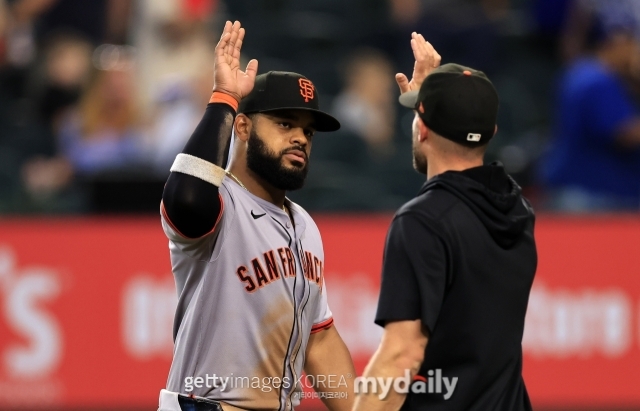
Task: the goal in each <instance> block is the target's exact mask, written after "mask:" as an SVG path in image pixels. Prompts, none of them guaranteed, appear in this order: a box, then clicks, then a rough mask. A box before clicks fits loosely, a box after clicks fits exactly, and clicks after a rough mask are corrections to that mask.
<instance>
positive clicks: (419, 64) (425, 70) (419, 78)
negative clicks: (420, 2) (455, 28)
mask: <svg viewBox="0 0 640 411" xmlns="http://www.w3.org/2000/svg"><path fill="white" fill-rule="evenodd" d="M411 49H412V50H413V56H414V57H415V59H416V62H415V64H414V66H413V75H412V76H411V77H412V78H411V81H409V80H408V79H407V76H405V75H404V74H402V73H398V74H396V82H397V83H398V87H400V93H401V94H402V93H406V92H408V91H413V90H419V89H420V86H421V85H422V82H423V81H424V79H425V78H427V76H428V75H429V74H431V72H432V71H433V70H435V69H436V68H438V67H439V66H440V60H442V58H441V57H440V54H438V52H437V51H436V49H434V48H433V46H432V45H431V43H429V42H428V41H426V40H425V39H424V37H422V34H418V33H416V32H413V33H411Z"/></svg>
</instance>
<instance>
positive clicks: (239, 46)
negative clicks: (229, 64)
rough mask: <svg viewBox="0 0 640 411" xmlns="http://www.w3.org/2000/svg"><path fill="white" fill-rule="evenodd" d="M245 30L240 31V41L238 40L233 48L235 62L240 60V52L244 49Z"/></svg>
mask: <svg viewBox="0 0 640 411" xmlns="http://www.w3.org/2000/svg"><path fill="white" fill-rule="evenodd" d="M244 33H245V31H244V28H241V29H240V31H238V40H236V43H235V44H234V47H233V56H232V57H233V59H234V60H238V61H239V60H240V50H241V49H242V41H243V40H244Z"/></svg>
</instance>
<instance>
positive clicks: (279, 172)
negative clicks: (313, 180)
mask: <svg viewBox="0 0 640 411" xmlns="http://www.w3.org/2000/svg"><path fill="white" fill-rule="evenodd" d="M291 149H292V148H288V149H286V150H283V151H282V152H280V153H279V154H276V153H274V152H273V151H271V150H269V147H267V145H266V144H265V143H264V141H263V140H262V139H261V138H260V137H258V134H257V133H256V132H255V130H251V134H249V141H248V143H247V167H249V169H250V170H251V171H253V172H254V173H256V174H257V175H258V176H260V177H261V178H262V179H264V180H265V181H266V182H267V183H269V184H271V185H272V186H274V187H275V188H277V189H280V190H285V191H292V190H298V189H300V188H302V186H303V185H304V180H305V178H306V177H307V172H308V171H309V167H308V164H309V159H308V158H306V159H305V160H306V161H305V163H304V165H303V166H302V167H295V166H294V167H293V168H287V167H285V166H284V165H283V164H282V158H283V156H284V155H285V154H287V151H289V150H291ZM295 149H297V150H300V151H303V152H304V151H305V150H304V149H303V148H301V147H295Z"/></svg>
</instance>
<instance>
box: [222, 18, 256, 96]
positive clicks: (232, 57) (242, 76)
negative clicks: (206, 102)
mask: <svg viewBox="0 0 640 411" xmlns="http://www.w3.org/2000/svg"><path fill="white" fill-rule="evenodd" d="M243 40H244V28H242V27H241V25H240V22H239V21H236V22H235V23H233V24H231V22H230V21H227V23H226V24H225V25H224V30H223V31H222V36H220V41H219V42H218V45H217V46H216V62H215V65H214V71H213V91H219V92H222V93H226V94H229V95H230V96H232V97H233V98H235V99H236V100H237V101H238V102H239V101H240V100H242V98H243V97H245V96H246V95H247V94H249V93H250V92H251V90H252V89H253V84H254V82H255V79H256V74H257V73H258V60H255V59H253V60H251V61H249V64H247V68H246V69H245V71H242V70H240V50H241V48H242V41H243Z"/></svg>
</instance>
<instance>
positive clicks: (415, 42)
mask: <svg viewBox="0 0 640 411" xmlns="http://www.w3.org/2000/svg"><path fill="white" fill-rule="evenodd" d="M411 49H412V50H413V56H414V57H415V59H416V62H418V63H421V65H422V64H424V65H426V66H427V67H428V68H430V69H433V68H436V67H438V66H440V61H441V60H442V57H441V56H440V54H438V52H437V51H436V49H435V48H434V47H433V45H432V44H431V43H429V42H428V41H426V40H425V38H424V37H423V36H422V34H418V33H416V32H413V33H411Z"/></svg>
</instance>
